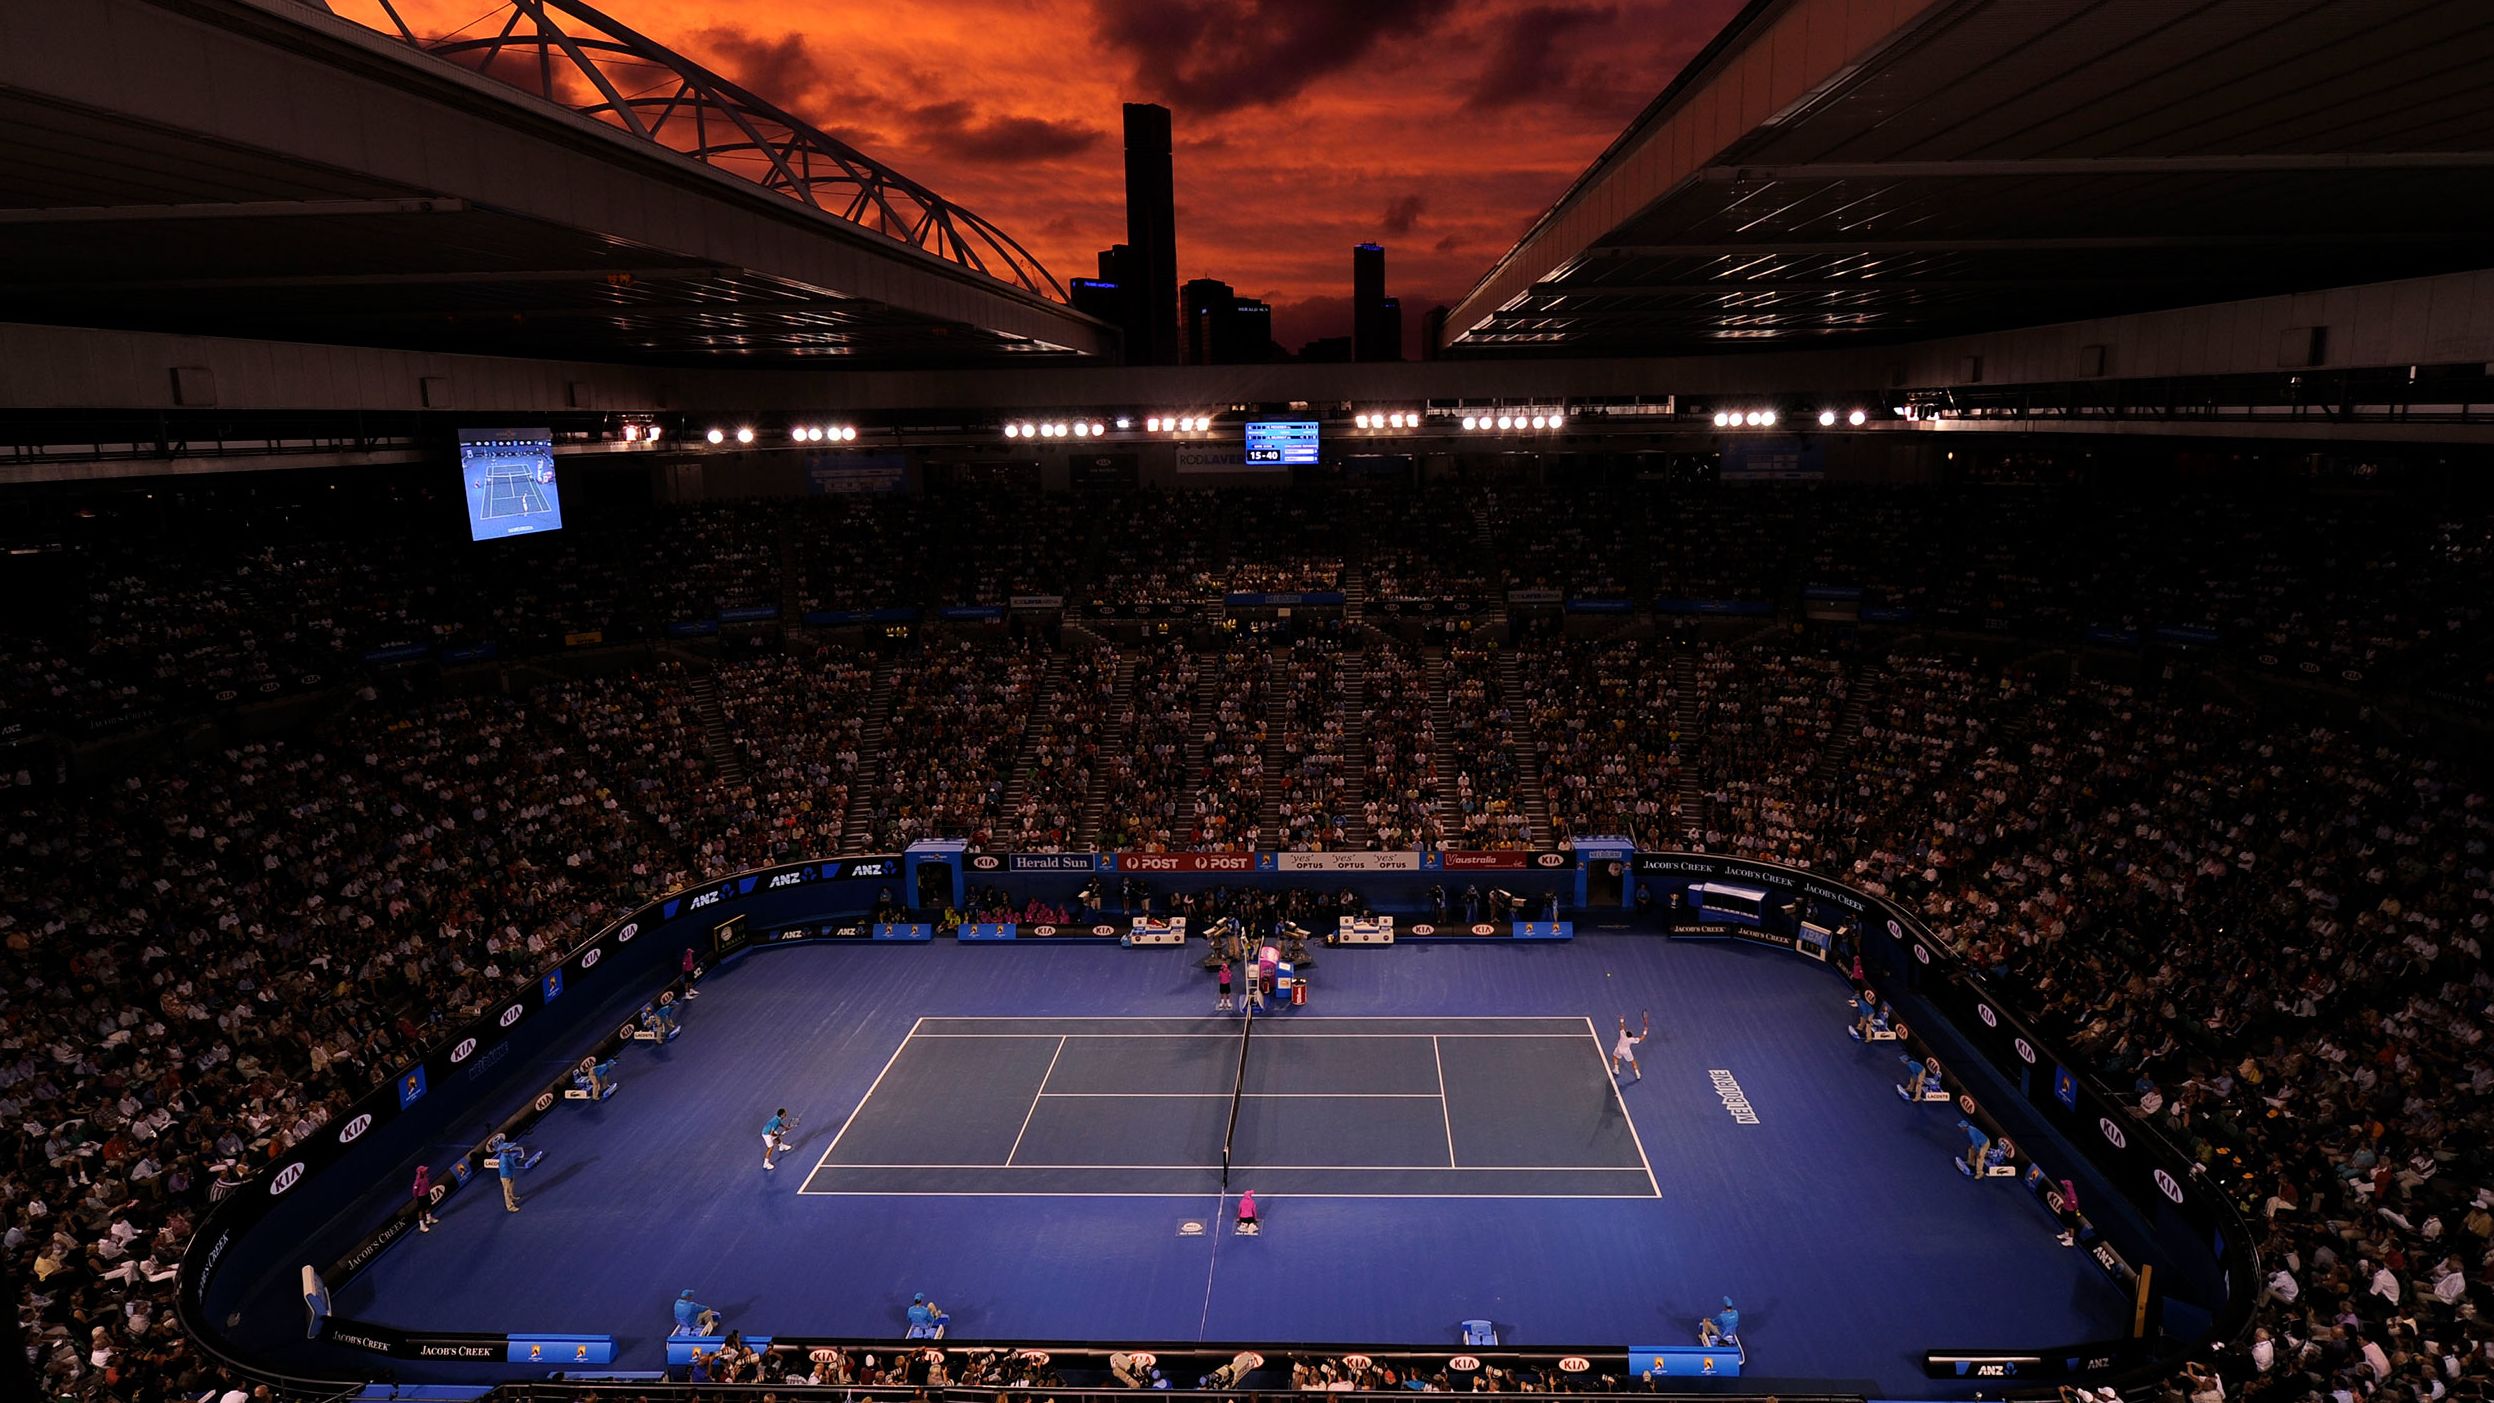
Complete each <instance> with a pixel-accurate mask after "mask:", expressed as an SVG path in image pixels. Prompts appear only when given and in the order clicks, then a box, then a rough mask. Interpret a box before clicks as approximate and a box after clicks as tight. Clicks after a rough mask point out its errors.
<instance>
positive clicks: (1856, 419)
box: [1845, 409, 1870, 429]
mask: <svg viewBox="0 0 2494 1403" xmlns="http://www.w3.org/2000/svg"><path fill="white" fill-rule="evenodd" d="M1869 418H1870V416H1869V415H1867V414H1864V413H1863V412H1862V411H1861V410H1858V409H1857V410H1855V411H1853V412H1852V413H1851V414H1848V415H1846V416H1845V422H1846V423H1848V424H1851V425H1852V426H1853V427H1855V428H1857V429H1858V428H1860V427H1862V424H1863V422H1864V421H1866V420H1868V419H1869Z"/></svg>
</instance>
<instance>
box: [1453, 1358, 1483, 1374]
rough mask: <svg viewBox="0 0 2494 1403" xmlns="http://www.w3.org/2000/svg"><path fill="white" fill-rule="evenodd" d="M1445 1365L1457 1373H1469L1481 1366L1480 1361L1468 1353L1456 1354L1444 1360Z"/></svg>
mask: <svg viewBox="0 0 2494 1403" xmlns="http://www.w3.org/2000/svg"><path fill="white" fill-rule="evenodd" d="M1446 1367H1447V1368H1449V1369H1452V1370H1454V1371H1455V1372H1456V1373H1459V1374H1469V1373H1471V1372H1472V1371H1473V1370H1475V1369H1478V1368H1480V1367H1481V1361H1480V1360H1478V1359H1475V1358H1473V1357H1472V1356H1471V1355H1469V1354H1458V1355H1456V1356H1455V1357H1454V1358H1452V1359H1449V1360H1447V1361H1446Z"/></svg>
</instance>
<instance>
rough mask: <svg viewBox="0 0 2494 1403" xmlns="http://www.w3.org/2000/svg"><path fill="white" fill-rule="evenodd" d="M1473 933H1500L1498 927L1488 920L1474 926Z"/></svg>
mask: <svg viewBox="0 0 2494 1403" xmlns="http://www.w3.org/2000/svg"><path fill="white" fill-rule="evenodd" d="M1472 933H1473V934H1474V935H1496V934H1498V927H1496V926H1493V925H1491V924H1490V923H1489V922H1487V921H1483V922H1482V923H1481V924H1479V925H1477V926H1474V927H1473V928H1472Z"/></svg>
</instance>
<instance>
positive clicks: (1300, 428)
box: [1247, 419, 1316, 466]
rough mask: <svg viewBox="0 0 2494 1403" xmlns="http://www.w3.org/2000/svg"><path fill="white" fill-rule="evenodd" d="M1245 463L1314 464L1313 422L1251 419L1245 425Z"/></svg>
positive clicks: (1314, 441)
mask: <svg viewBox="0 0 2494 1403" xmlns="http://www.w3.org/2000/svg"><path fill="white" fill-rule="evenodd" d="M1247 462H1248V463H1249V464H1250V465H1251V466H1252V465H1254V464H1257V463H1281V464H1284V465H1286V466H1287V465H1291V464H1298V463H1307V464H1314V463H1315V462H1316V421H1315V420H1313V419H1251V420H1249V421H1248V422H1247Z"/></svg>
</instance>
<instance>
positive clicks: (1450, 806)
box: [1420, 648, 1480, 847]
mask: <svg viewBox="0 0 2494 1403" xmlns="http://www.w3.org/2000/svg"><path fill="white" fill-rule="evenodd" d="M1454 673H1455V669H1454V667H1453V665H1452V664H1450V663H1448V662H1447V661H1446V650H1445V649H1443V648H1430V649H1427V650H1425V651H1423V652H1422V654H1421V657H1420V685H1421V686H1422V687H1423V688H1424V689H1426V692H1427V695H1428V699H1429V707H1428V710H1429V733H1430V736H1431V742H1430V747H1429V756H1430V759H1431V760H1433V761H1434V762H1436V765H1437V781H1438V784H1437V804H1436V808H1435V810H1434V812H1435V813H1436V815H1437V821H1438V829H1439V831H1440V832H1442V833H1444V834H1446V835H1447V846H1449V847H1461V846H1463V845H1462V844H1461V843H1459V842H1456V841H1455V834H1456V833H1458V832H1459V831H1460V826H1461V824H1462V823H1463V813H1462V811H1461V810H1460V809H1459V808H1458V807H1457V806H1456V800H1455V772H1456V771H1457V770H1458V769H1459V768H1461V767H1460V766H1459V765H1458V764H1456V763H1455V761H1454V760H1453V759H1452V758H1451V757H1450V756H1449V755H1448V753H1447V746H1448V744H1449V742H1450V741H1451V740H1452V739H1453V737H1454V734H1455V703H1454V702H1453V700H1452V699H1450V698H1449V697H1448V695H1447V692H1448V690H1449V689H1450V688H1452V687H1453V686H1454V682H1455V677H1454ZM1473 782H1474V783H1475V784H1478V783H1479V782H1480V776H1478V775H1475V776H1473Z"/></svg>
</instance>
